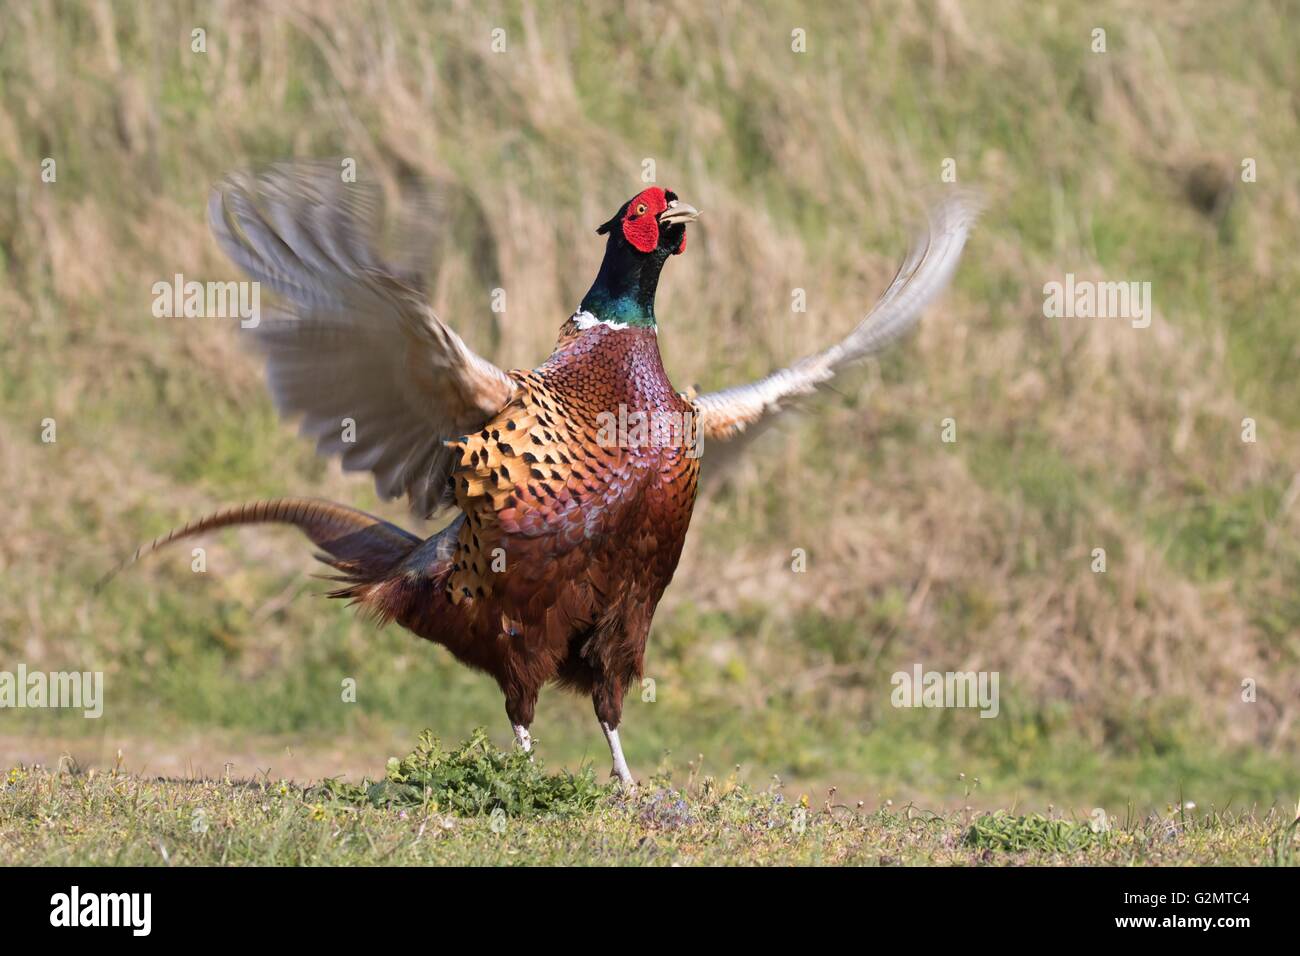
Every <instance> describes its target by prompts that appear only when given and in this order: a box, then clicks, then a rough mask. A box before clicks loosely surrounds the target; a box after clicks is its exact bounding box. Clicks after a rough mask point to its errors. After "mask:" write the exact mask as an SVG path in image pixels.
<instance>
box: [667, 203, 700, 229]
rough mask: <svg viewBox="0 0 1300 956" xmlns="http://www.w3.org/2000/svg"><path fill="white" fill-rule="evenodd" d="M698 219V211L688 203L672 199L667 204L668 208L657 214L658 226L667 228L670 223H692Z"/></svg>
mask: <svg viewBox="0 0 1300 956" xmlns="http://www.w3.org/2000/svg"><path fill="white" fill-rule="evenodd" d="M699 218H700V211H699V210H698V209H696V208H695V207H694V206H692V205H691V204H690V203H684V202H682V201H680V200H678V199H674V200H673V201H672V202H670V203H669V204H668V208H667V209H665V210H664V211H663V212H661V213H660V214H659V225H661V226H668V225H671V224H672V223H676V222H680V223H683V224H684V223H688V222H694V221H695V220H696V219H699Z"/></svg>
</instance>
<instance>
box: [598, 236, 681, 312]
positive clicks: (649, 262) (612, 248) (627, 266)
mask: <svg viewBox="0 0 1300 956" xmlns="http://www.w3.org/2000/svg"><path fill="white" fill-rule="evenodd" d="M667 259H668V252H667V251H666V250H661V249H656V250H654V251H653V252H648V253H647V252H638V251H636V250H635V249H633V248H632V247H631V246H629V245H628V244H627V242H626V241H625V240H623V239H622V237H620V236H614V235H611V236H610V239H609V244H608V245H607V246H606V247H605V259H604V261H603V262H601V264H600V272H599V273H597V274H596V281H595V282H593V283H592V284H591V288H590V289H589V290H588V291H587V294H586V295H585V296H583V299H582V305H581V306H579V308H580V309H581V310H582V311H584V312H590V313H591V314H592V315H594V316H595V317H596V318H597V319H599V320H601V321H602V322H617V323H619V324H620V325H634V326H640V327H642V328H651V329H653V328H654V327H655V289H656V288H658V286H659V273H660V272H661V271H662V270H663V267H664V262H666V261H667Z"/></svg>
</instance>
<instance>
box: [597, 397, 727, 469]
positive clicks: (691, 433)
mask: <svg viewBox="0 0 1300 956" xmlns="http://www.w3.org/2000/svg"><path fill="white" fill-rule="evenodd" d="M596 423H597V425H598V426H599V427H598V430H597V432H596V444H598V445H599V446H600V447H601V448H685V449H686V457H687V458H699V457H700V455H701V454H703V453H704V445H703V442H701V440H700V431H701V429H700V422H699V419H698V418H697V417H696V416H695V414H694V413H693V412H676V411H666V410H663V409H658V408H656V409H652V410H650V411H645V410H642V409H635V408H634V409H629V408H628V407H627V406H626V405H624V404H622V403H620V404H619V406H618V411H617V412H610V411H605V412H599V413H597V415H596Z"/></svg>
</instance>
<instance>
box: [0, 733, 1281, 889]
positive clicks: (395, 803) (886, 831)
mask: <svg viewBox="0 0 1300 956" xmlns="http://www.w3.org/2000/svg"><path fill="white" fill-rule="evenodd" d="M381 781H382V782H381V783H380V784H378V785H376V784H372V783H370V782H369V781H366V782H364V783H362V784H353V785H349V784H345V783H339V782H337V781H326V782H323V783H318V784H315V785H311V786H306V787H304V786H302V785H299V784H294V783H289V782H287V781H284V780H276V779H273V778H271V777H269V776H262V777H260V778H258V779H240V778H237V777H225V778H223V777H207V778H195V779H188V780H186V779H168V778H161V777H152V778H146V777H141V776H136V775H132V774H129V773H125V772H123V771H121V770H119V769H116V768H114V769H109V770H107V771H95V770H89V771H86V770H83V769H81V768H79V767H76V766H74V765H69V764H67V763H65V765H64V766H63V767H62V768H56V769H53V770H47V769H21V768H15V769H12V770H10V771H9V773H8V775H7V777H6V778H5V779H4V780H3V792H4V800H3V801H0V854H2V855H3V856H4V858H5V859H6V860H7V861H9V862H11V863H15V864H38V865H50V864H76V865H105V864H111V865H145V866H148V865H170V866H180V865H307V864H311V865H322V864H323V865H373V864H385V865H419V864H455V865H493V864H510V865H529V864H531V865H547V864H550V865H561V864H562V865H598V866H599V865H656V866H667V865H671V866H677V865H682V866H686V865H774V864H776V865H869V866H876V865H879V866H893V865H917V864H935V865H989V866H1024V865H1052V866H1056V865H1067V864H1088V865H1116V866H1128V865H1135V864H1141V865H1162V866H1179V865H1207V864H1217V865H1264V864H1284V865H1285V864H1294V863H1295V862H1296V859H1297V853H1298V851H1300V840H1297V834H1296V830H1297V823H1295V822H1291V821H1290V819H1289V817H1290V816H1294V815H1293V814H1285V813H1278V812H1271V813H1266V814H1258V813H1248V812H1246V813H1242V812H1238V813H1231V812H1222V813H1221V812H1215V811H1205V810H1201V809H1198V808H1195V807H1191V806H1182V807H1170V808H1166V811H1165V812H1164V813H1152V814H1150V815H1147V816H1145V817H1141V816H1133V815H1131V814H1130V816H1129V817H1128V818H1117V819H1109V818H1107V817H1105V816H1104V815H1099V816H1096V817H1088V818H1082V819H1080V818H1078V817H1074V816H1071V815H1065V814H1061V813H1056V812H1053V813H1050V814H1018V813H1016V812H1015V811H1014V810H998V811H993V812H989V811H986V810H976V809H974V808H966V809H963V810H952V811H947V812H935V811H933V810H931V809H928V808H926V807H925V806H923V805H917V804H912V803H908V804H906V805H901V806H900V805H895V804H894V803H893V802H892V801H889V802H887V803H886V804H884V805H880V806H868V805H865V803H857V802H852V803H849V802H845V801H844V799H843V798H842V796H841V795H840V794H839V793H837V792H836V791H834V790H831V791H827V792H823V793H795V792H793V791H792V790H791V789H790V788H788V787H785V786H782V785H781V784H780V783H779V781H775V782H773V783H771V784H770V785H769V786H767V787H766V788H764V789H762V790H755V789H754V788H752V787H749V786H747V785H745V784H743V783H739V782H737V780H736V778H735V776H730V777H727V778H724V779H716V778H714V777H710V776H703V775H696V774H691V775H690V776H689V777H688V778H687V779H686V780H683V781H680V782H678V783H674V782H673V781H672V780H671V779H669V778H668V777H667V776H658V777H655V778H654V779H652V780H650V781H648V782H646V783H644V784H643V785H642V786H641V787H640V788H639V789H638V790H637V791H636V792H635V793H634V794H631V795H629V794H625V793H623V792H621V791H620V790H619V789H618V788H617V787H616V786H615V785H613V784H602V783H599V782H597V780H596V775H595V774H594V773H592V772H591V771H590V768H587V769H586V770H585V771H580V772H578V773H577V774H566V773H561V774H545V773H544V772H543V771H542V770H541V768H540V767H539V766H538V764H537V763H536V762H529V761H528V759H527V758H526V757H523V755H522V754H520V753H518V752H517V751H515V752H503V751H499V750H497V749H496V748H495V747H493V746H492V745H491V743H490V742H488V741H487V740H486V738H485V737H484V736H483V735H481V734H476V735H474V736H473V737H471V739H470V740H469V741H467V742H466V744H464V745H462V746H461V747H459V748H453V749H452V750H451V751H445V750H440V749H438V748H437V746H436V744H433V743H431V742H430V741H428V740H427V738H426V740H424V741H422V744H421V747H420V748H417V751H416V752H414V753H413V754H412V755H410V756H409V757H408V758H406V760H405V761H398V760H396V759H394V760H393V761H391V762H390V764H389V767H388V770H387V773H386V775H384V776H383V777H381Z"/></svg>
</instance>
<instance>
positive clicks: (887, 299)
mask: <svg viewBox="0 0 1300 956" xmlns="http://www.w3.org/2000/svg"><path fill="white" fill-rule="evenodd" d="M979 210H980V203H979V200H978V198H977V197H976V196H975V195H974V194H973V193H958V194H954V195H952V196H949V197H948V198H946V199H944V200H943V201H941V202H940V203H938V204H937V205H936V206H934V207H933V208H932V209H931V211H930V215H929V218H928V223H927V228H926V230H925V231H924V232H923V233H922V234H921V235H920V236H918V237H917V240H916V241H915V243H914V244H913V246H912V250H911V252H910V253H909V254H908V256H907V258H906V259H905V260H904V261H903V264H902V266H900V267H899V270H898V273H897V274H896V275H895V276H894V281H893V282H891V283H890V284H889V288H888V289H886V290H885V293H884V295H882V296H881V297H880V301H878V302H877V303H876V305H875V308H873V309H872V310H871V311H870V312H869V313H868V314H867V317H866V318H865V319H863V320H862V322H861V323H859V325H858V327H857V328H855V329H854V330H853V331H852V332H850V333H849V335H848V336H847V337H846V338H844V339H843V340H842V341H840V342H837V343H836V344H834V345H832V346H830V347H829V348H827V349H824V350H822V351H821V352H817V353H814V354H813V355H809V356H806V357H805V358H802V359H800V360H799V361H797V362H795V363H794V364H793V365H791V366H789V367H788V368H783V369H780V370H778V371H776V372H773V373H772V374H770V375H768V376H766V377H764V378H760V379H758V380H757V381H753V382H750V383H748V384H746V385H737V386H735V387H733V388H728V389H724V390H722V391H720V392H708V393H706V394H703V395H699V396H698V397H696V399H695V408H696V414H697V416H698V424H699V427H700V429H701V431H702V433H703V436H704V439H705V442H706V444H707V442H709V441H726V440H729V439H733V438H735V437H736V436H738V435H740V434H741V433H742V432H744V431H745V430H746V429H750V432H751V434H752V433H753V432H754V431H756V430H757V429H755V428H754V426H756V425H759V424H764V425H765V424H767V422H768V421H770V420H771V419H772V417H773V416H775V415H776V414H777V413H778V412H781V411H784V410H785V409H786V408H788V407H790V405H791V403H792V402H793V400H794V399H797V398H798V397H799V396H802V395H809V394H812V393H813V392H815V391H816V390H817V388H818V386H820V385H824V384H826V383H827V382H829V381H830V380H831V379H832V378H834V377H835V375H836V374H837V373H839V372H840V371H842V370H843V369H844V368H846V367H847V366H849V365H851V364H853V363H854V362H858V361H860V360H862V359H864V358H866V357H867V356H869V355H874V354H875V353H876V352H879V351H881V350H882V349H884V348H885V347H886V346H888V345H889V344H890V343H891V342H893V341H894V340H895V339H897V338H899V337H900V336H901V335H903V334H904V333H905V332H907V331H908V330H910V329H911V328H912V327H913V326H914V325H916V323H917V321H918V320H919V319H920V318H921V315H922V313H924V311H925V309H926V307H927V306H928V305H929V304H930V303H931V302H932V301H933V300H934V299H935V297H936V296H938V295H939V293H940V292H942V291H943V290H944V288H945V287H946V286H947V285H948V282H949V280H950V279H951V278H952V275H953V273H954V272H955V271H956V269H957V261H958V259H960V258H961V250H962V246H963V245H964V244H965V242H966V236H967V235H968V234H969V232H970V229H971V226H972V225H973V224H974V222H975V219H976V217H977V216H978V214H979ZM705 458H706V460H707V459H708V455H707V454H706V456H705Z"/></svg>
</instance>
